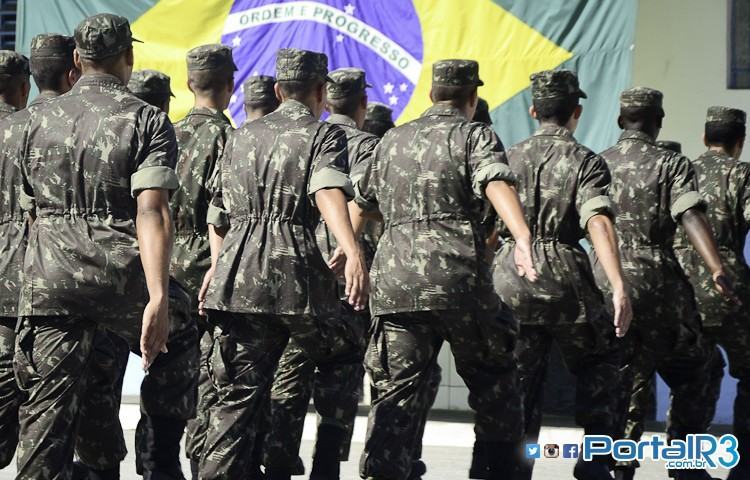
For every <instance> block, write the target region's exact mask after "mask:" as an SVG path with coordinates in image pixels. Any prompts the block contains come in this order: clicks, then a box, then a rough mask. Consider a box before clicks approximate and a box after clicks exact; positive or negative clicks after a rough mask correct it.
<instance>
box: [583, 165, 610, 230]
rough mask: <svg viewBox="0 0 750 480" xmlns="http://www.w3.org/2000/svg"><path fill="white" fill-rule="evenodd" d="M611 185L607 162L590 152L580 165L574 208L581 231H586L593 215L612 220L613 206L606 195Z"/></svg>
mask: <svg viewBox="0 0 750 480" xmlns="http://www.w3.org/2000/svg"><path fill="white" fill-rule="evenodd" d="M611 183H612V176H611V175H610V172H609V168H608V167H607V162H605V161H604V159H603V158H602V157H600V156H599V155H596V154H595V153H593V152H590V153H589V154H588V155H587V156H586V158H585V159H584V161H583V163H582V165H581V171H580V173H579V178H578V189H577V191H576V208H577V209H578V218H579V225H580V227H581V228H582V229H584V230H585V229H586V225H587V224H588V222H589V220H591V217H593V216H595V215H607V216H608V217H609V218H610V219H614V216H615V215H614V205H613V203H612V200H611V199H610V198H609V195H608V193H609V186H610V184H611Z"/></svg>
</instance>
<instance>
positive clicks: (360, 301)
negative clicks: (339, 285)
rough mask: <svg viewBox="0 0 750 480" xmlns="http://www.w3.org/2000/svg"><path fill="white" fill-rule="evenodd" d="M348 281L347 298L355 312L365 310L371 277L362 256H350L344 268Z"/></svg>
mask: <svg viewBox="0 0 750 480" xmlns="http://www.w3.org/2000/svg"><path fill="white" fill-rule="evenodd" d="M344 278H345V279H346V290H345V293H346V296H347V298H348V299H349V304H350V305H351V306H352V307H354V310H357V311H359V310H364V309H365V307H366V306H367V295H368V294H369V293H370V277H369V276H368V274H367V266H366V265H365V259H364V258H363V257H362V255H361V254H358V255H352V256H348V257H347V258H346V266H345V267H344Z"/></svg>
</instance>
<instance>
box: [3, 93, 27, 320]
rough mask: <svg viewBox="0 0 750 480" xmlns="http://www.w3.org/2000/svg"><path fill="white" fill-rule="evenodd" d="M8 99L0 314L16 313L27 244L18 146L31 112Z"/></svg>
mask: <svg viewBox="0 0 750 480" xmlns="http://www.w3.org/2000/svg"><path fill="white" fill-rule="evenodd" d="M13 112H16V109H15V108H14V107H12V106H11V105H8V104H7V103H3V102H0V118H2V123H0V131H2V135H3V137H2V139H3V140H2V146H0V154H1V155H2V157H1V158H0V188H2V192H3V193H2V196H1V197H0V278H2V279H3V280H2V283H0V317H15V316H16V315H17V313H18V312H17V310H18V294H19V292H20V290H21V271H22V269H23V252H24V249H25V245H26V217H25V216H24V213H23V210H22V209H21V204H20V193H21V189H20V185H19V183H18V180H19V177H20V176H19V170H18V161H17V159H16V150H17V145H18V139H19V137H20V135H19V133H20V132H21V130H22V128H21V127H23V124H24V123H25V119H26V118H27V114H26V113H25V112H26V111H25V110H22V111H21V112H16V113H13Z"/></svg>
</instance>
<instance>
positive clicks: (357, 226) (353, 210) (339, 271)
mask: <svg viewBox="0 0 750 480" xmlns="http://www.w3.org/2000/svg"><path fill="white" fill-rule="evenodd" d="M348 208H349V220H351V222H352V230H353V231H354V238H356V239H357V240H359V238H360V237H361V236H362V232H363V230H364V228H365V225H367V222H368V221H375V220H376V221H380V222H382V221H383V215H381V214H380V212H368V211H366V210H363V209H362V207H360V206H359V205H357V202H355V201H353V200H352V201H350V202H349V204H348ZM345 266H346V254H345V253H344V249H343V248H341V247H340V246H337V247H336V249H335V250H334V251H333V254H332V255H331V258H329V259H328V268H330V269H331V270H333V273H335V274H336V275H337V276H340V275H343V273H344V267H345Z"/></svg>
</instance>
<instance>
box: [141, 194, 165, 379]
mask: <svg viewBox="0 0 750 480" xmlns="http://www.w3.org/2000/svg"><path fill="white" fill-rule="evenodd" d="M136 200H137V202H138V214H137V217H136V229H137V234H138V248H139V250H140V256H141V262H142V264H143V271H144V273H145V276H146V284H147V287H148V293H149V302H148V304H147V305H146V308H145V309H144V311H143V329H142V332H141V356H142V358H143V368H144V370H146V369H148V368H149V366H150V365H151V363H152V362H153V361H154V359H155V358H156V356H157V355H158V354H159V352H166V342H167V336H168V335H169V311H168V282H169V260H170V257H171V255H172V241H173V237H174V228H173V226H172V217H171V215H170V212H169V191H168V190H163V189H148V190H142V191H141V192H140V193H139V194H138V196H137V197H136Z"/></svg>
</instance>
